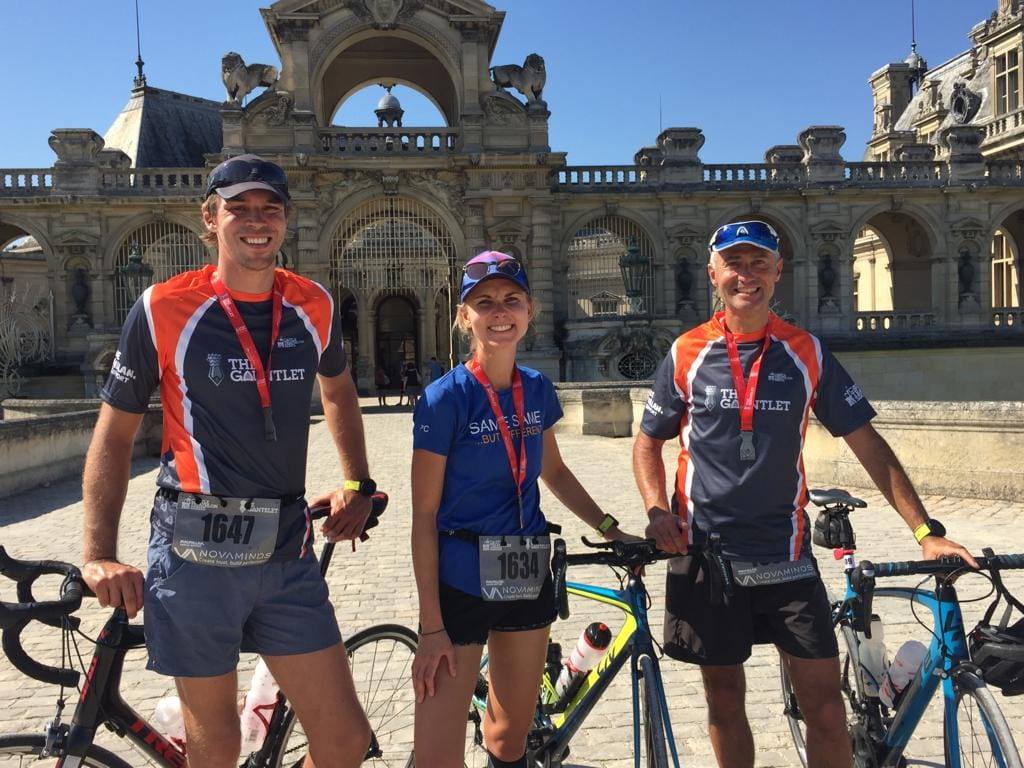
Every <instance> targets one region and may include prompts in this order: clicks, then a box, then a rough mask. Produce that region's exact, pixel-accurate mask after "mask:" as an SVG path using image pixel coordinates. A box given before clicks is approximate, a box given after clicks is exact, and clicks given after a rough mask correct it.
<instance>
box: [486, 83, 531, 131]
mask: <svg viewBox="0 0 1024 768" xmlns="http://www.w3.org/2000/svg"><path fill="white" fill-rule="evenodd" d="M480 107H481V108H482V109H483V111H484V115H485V116H486V117H487V122H489V123H491V124H492V125H501V126H516V127H525V125H526V110H525V109H523V105H522V104H520V103H519V101H517V100H516V99H514V98H512V97H511V96H509V95H508V94H507V93H504V92H503V91H495V92H492V93H485V94H482V95H481V96H480Z"/></svg>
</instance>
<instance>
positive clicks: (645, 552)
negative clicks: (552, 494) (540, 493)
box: [551, 537, 677, 619]
mask: <svg viewBox="0 0 1024 768" xmlns="http://www.w3.org/2000/svg"><path fill="white" fill-rule="evenodd" d="M582 541H583V544H584V545H585V546H587V547H590V548H591V549H597V550H601V551H598V552H591V553H584V554H577V555H570V554H567V553H566V550H565V540H564V539H556V540H555V544H554V556H553V557H552V559H551V571H552V578H553V579H554V588H555V604H556V605H557V606H558V616H559V617H560V618H562V619H567V618H569V593H568V590H566V588H565V571H566V569H567V568H568V567H569V566H575V565H607V566H609V567H611V568H629V569H635V568H641V567H643V566H645V565H651V564H653V563H656V562H658V561H659V560H668V559H670V558H673V557H677V555H672V554H669V553H668V552H662V551H660V550H659V549H658V547H657V545H656V544H655V542H654V539H644V540H643V541H608V542H593V541H589V540H588V539H587V538H586V537H583V539H582Z"/></svg>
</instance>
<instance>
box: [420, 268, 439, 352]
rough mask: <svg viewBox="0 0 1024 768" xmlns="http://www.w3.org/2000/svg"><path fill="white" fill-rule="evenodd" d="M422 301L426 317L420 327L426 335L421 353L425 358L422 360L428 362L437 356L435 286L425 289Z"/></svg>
mask: <svg viewBox="0 0 1024 768" xmlns="http://www.w3.org/2000/svg"><path fill="white" fill-rule="evenodd" d="M422 302H423V314H424V319H423V321H422V323H421V326H420V327H421V328H422V329H423V330H422V331H421V333H423V334H425V335H423V336H422V338H421V340H420V353H421V357H422V358H423V360H422V361H421V362H426V361H428V360H430V358H431V357H437V332H436V329H437V302H436V301H435V300H434V287H433V286H428V287H427V288H424V289H423V297H422Z"/></svg>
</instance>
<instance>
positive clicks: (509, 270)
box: [462, 259, 523, 280]
mask: <svg viewBox="0 0 1024 768" xmlns="http://www.w3.org/2000/svg"><path fill="white" fill-rule="evenodd" d="M462 271H463V272H465V273H466V277H468V278H469V279H470V280H479V279H480V278H482V277H485V276H486V275H489V274H491V273H492V272H493V273H497V274H499V275H507V276H508V277H515V276H516V275H518V274H519V273H520V272H522V271H523V267H522V265H521V264H520V263H519V262H518V261H516V260H515V259H502V260H501V261H474V262H471V263H469V264H467V265H466V266H464V267H463V268H462Z"/></svg>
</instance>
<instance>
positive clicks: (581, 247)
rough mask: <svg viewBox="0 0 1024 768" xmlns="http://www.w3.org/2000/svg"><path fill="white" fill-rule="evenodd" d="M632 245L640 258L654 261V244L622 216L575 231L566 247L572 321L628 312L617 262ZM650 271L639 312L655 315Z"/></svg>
mask: <svg viewBox="0 0 1024 768" xmlns="http://www.w3.org/2000/svg"><path fill="white" fill-rule="evenodd" d="M631 242H635V243H636V246H637V248H638V249H639V253H640V255H641V256H643V257H644V258H646V259H647V260H648V263H649V264H650V263H653V261H654V243H653V242H651V239H650V238H649V237H648V236H647V233H646V232H644V230H643V229H642V228H641V227H640V225H639V224H636V223H635V222H633V221H630V220H629V219H626V218H623V217H622V216H602V217H600V218H597V219H593V220H592V221H590V222H588V223H587V224H586V225H585V226H583V227H581V228H580V229H578V230H577V231H576V234H575V236H574V237H573V239H572V242H570V243H569V252H568V259H567V263H568V267H569V269H568V273H567V275H566V279H567V282H568V288H569V314H570V317H571V318H573V319H583V318H589V317H602V316H619V315H625V314H627V313H628V311H629V301H628V300H627V296H626V286H625V283H624V282H623V279H622V269H621V268H620V266H619V259H620V258H621V257H622V256H624V255H625V254H626V249H627V248H628V247H629V244H630V243H631ZM651 274H652V270H651V268H650V267H649V268H648V269H647V276H646V278H645V279H644V280H643V281H642V284H641V296H640V297H639V298H640V300H641V301H640V311H641V312H643V313H648V314H649V313H651V312H653V311H654V309H655V308H654V306H653V303H652V300H653V282H654V281H653V280H652V278H651Z"/></svg>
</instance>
